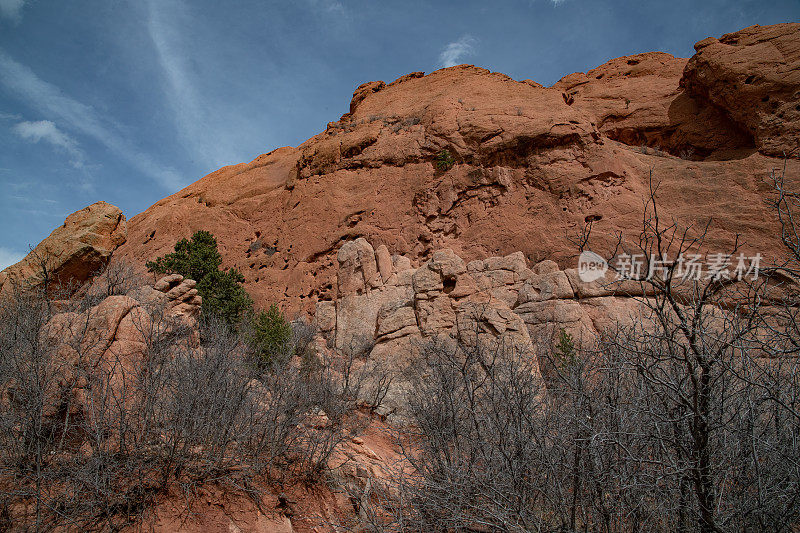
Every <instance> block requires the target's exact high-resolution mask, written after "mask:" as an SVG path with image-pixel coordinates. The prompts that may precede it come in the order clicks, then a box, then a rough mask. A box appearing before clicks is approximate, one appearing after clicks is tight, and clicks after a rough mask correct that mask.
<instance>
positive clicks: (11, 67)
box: [0, 49, 185, 190]
mask: <svg viewBox="0 0 800 533" xmlns="http://www.w3.org/2000/svg"><path fill="white" fill-rule="evenodd" d="M0 84H2V85H4V86H5V87H6V88H7V89H8V90H9V91H11V92H13V93H14V94H16V95H17V96H18V97H19V98H20V99H21V100H24V101H26V102H27V103H28V104H30V105H31V106H32V107H34V108H36V109H37V110H38V111H39V112H40V113H41V114H42V115H44V116H45V117H47V118H50V119H53V120H57V121H58V122H59V123H60V124H62V125H66V126H68V129H70V130H72V131H73V132H77V133H80V134H82V135H86V136H88V137H91V138H93V139H94V140H96V141H98V142H99V143H100V144H102V145H104V146H105V147H106V148H108V149H109V150H110V151H111V152H113V153H114V154H116V155H117V156H119V157H121V158H123V159H124V160H126V161H127V162H128V163H129V164H131V165H132V166H133V167H135V168H137V169H138V170H139V171H140V172H142V173H143V174H145V175H147V176H149V177H150V178H152V179H153V180H154V181H156V182H157V183H159V184H161V185H162V186H163V187H165V188H166V189H168V190H175V189H177V188H179V187H181V186H182V185H184V184H185V179H184V178H183V177H181V176H180V175H178V174H177V173H176V172H175V171H174V170H172V169H169V168H164V167H163V166H161V165H159V164H158V163H156V162H155V161H154V160H153V159H152V158H151V157H150V156H149V155H148V154H146V153H143V152H142V151H141V150H139V149H138V148H136V146H135V145H133V143H131V142H130V141H128V140H127V139H126V138H124V137H123V136H122V135H120V134H119V133H118V132H117V131H116V129H115V128H114V127H113V124H112V123H111V122H110V121H108V120H107V119H105V118H103V117H102V116H101V115H100V114H99V113H98V112H97V111H96V110H95V109H94V108H93V107H91V106H89V105H86V104H83V103H81V102H79V101H77V100H75V99H73V98H70V97H69V96H66V95H64V94H63V93H62V92H61V90H60V89H59V88H58V87H56V86H55V85H53V84H51V83H49V82H46V81H44V80H42V79H41V78H39V77H38V76H37V75H36V74H35V73H34V72H33V71H32V70H31V69H30V68H28V67H27V66H25V65H23V64H21V63H19V62H17V61H16V60H14V59H13V58H12V57H11V56H9V55H8V54H7V53H6V52H5V51H3V50H2V49H0Z"/></svg>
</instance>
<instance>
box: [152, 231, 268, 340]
mask: <svg viewBox="0 0 800 533" xmlns="http://www.w3.org/2000/svg"><path fill="white" fill-rule="evenodd" d="M221 265H222V256H221V255H220V253H219V250H217V240H216V239H215V238H214V236H213V235H212V234H211V233H209V232H208V231H198V232H196V233H195V234H194V235H192V238H191V239H181V240H179V241H178V242H177V243H176V244H175V251H174V252H173V253H170V254H167V255H165V256H162V257H159V258H158V259H156V260H155V261H149V262H148V263H147V265H146V266H147V269H148V270H149V271H150V272H154V273H156V274H173V273H174V274H180V275H181V276H183V277H184V278H188V279H193V280H195V281H196V282H197V292H198V293H199V294H200V296H201V297H202V298H203V314H205V315H209V314H211V315H215V316H217V317H219V318H221V319H222V320H224V321H225V322H226V323H228V324H231V325H233V324H237V323H239V322H240V321H241V319H242V318H243V317H244V316H245V314H247V313H248V312H249V311H251V310H252V308H253V300H252V299H251V298H250V296H249V295H248V294H247V291H245V290H244V288H243V287H242V285H241V284H242V283H244V276H242V274H241V273H240V272H239V271H238V270H236V269H235V268H231V269H229V270H221V269H220V266H221Z"/></svg>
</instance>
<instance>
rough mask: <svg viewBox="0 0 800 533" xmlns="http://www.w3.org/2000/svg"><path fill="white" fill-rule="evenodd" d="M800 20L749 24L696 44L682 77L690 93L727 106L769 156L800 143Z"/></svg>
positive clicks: (790, 151) (793, 150)
mask: <svg viewBox="0 0 800 533" xmlns="http://www.w3.org/2000/svg"><path fill="white" fill-rule="evenodd" d="M798 35H800V23H794V24H778V25H776V26H750V27H749V28H745V29H743V30H740V31H737V32H734V33H728V34H726V35H723V36H722V37H720V38H719V39H714V38H708V39H703V40H702V41H700V42H699V43H697V44H696V45H695V50H696V52H697V53H696V54H695V55H694V56H693V57H692V58H691V59H690V60H689V63H688V64H687V65H686V69H685V70H684V73H683V78H682V79H681V86H682V87H684V88H685V89H686V91H687V93H688V94H690V95H692V96H693V97H695V98H697V99H698V100H700V101H705V102H708V103H709V104H711V105H712V106H715V107H717V108H719V109H721V110H723V111H724V112H725V113H726V114H727V115H728V116H729V117H730V118H731V119H732V120H733V121H734V122H735V123H736V124H738V125H739V126H740V127H741V128H743V129H745V130H746V131H747V132H748V133H749V134H750V135H752V137H753V139H754V141H755V146H756V147H757V148H758V150H759V151H760V152H762V153H764V154H767V155H774V156H777V157H782V156H783V155H784V154H786V155H788V156H792V155H794V156H796V155H797V151H798V147H800V104H799V103H798V102H800V38H798Z"/></svg>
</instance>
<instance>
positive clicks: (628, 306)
mask: <svg viewBox="0 0 800 533" xmlns="http://www.w3.org/2000/svg"><path fill="white" fill-rule="evenodd" d="M382 257H383V258H384V259H381V258H382ZM338 262H339V273H338V295H337V297H336V299H334V300H329V301H321V302H319V303H317V306H316V313H315V315H316V321H317V325H318V326H319V328H320V330H321V331H322V333H323V335H325V336H326V337H327V338H328V339H329V342H330V344H332V345H333V346H335V347H336V348H337V349H339V350H342V351H345V352H346V351H348V350H360V351H366V350H368V351H369V352H370V358H371V359H373V360H377V361H380V360H388V361H391V363H392V365H394V366H396V367H402V366H403V364H406V363H408V362H409V361H410V360H411V358H412V357H413V356H414V355H415V354H416V353H417V351H418V349H419V347H420V346H421V343H422V342H423V341H424V340H425V339H432V338H435V337H439V336H448V337H451V338H461V339H464V340H466V341H467V342H471V341H472V340H474V339H475V337H476V336H477V337H478V338H479V339H483V340H484V341H491V342H497V343H502V345H503V347H505V348H514V349H519V350H523V351H525V352H527V353H528V354H529V357H531V358H534V359H535V358H536V357H537V351H538V350H541V349H543V348H544V349H547V348H549V347H551V346H552V345H555V344H556V343H557V342H558V340H559V338H560V334H561V332H562V331H563V332H565V333H568V334H569V335H571V336H572V337H573V339H575V341H576V342H579V343H580V342H584V343H590V342H592V341H593V340H594V339H596V338H597V337H598V336H599V335H600V333H601V332H603V331H604V330H606V329H607V328H608V327H609V326H611V325H612V324H615V323H625V322H629V321H631V320H633V319H635V318H642V316H643V310H644V309H643V307H642V306H641V305H640V301H638V300H637V299H635V298H633V297H631V292H628V291H626V290H625V286H624V285H621V284H619V283H616V284H613V285H612V284H607V283H604V282H592V283H586V282H583V281H581V279H580V278H579V276H578V275H577V271H576V270H575V269H567V270H561V269H559V267H558V264H556V263H555V262H554V261H551V260H547V259H546V260H543V261H540V262H539V263H537V264H535V265H532V266H529V265H528V262H527V260H526V259H525V256H524V254H522V253H521V252H515V253H512V254H509V255H507V256H503V257H488V258H485V259H476V260H473V261H470V262H469V263H465V262H464V260H463V259H461V258H460V257H458V256H457V255H455V253H453V251H452V250H450V249H444V250H437V251H436V252H434V253H433V254H432V256H431V259H429V260H428V261H425V262H424V263H423V264H422V265H420V266H419V267H418V268H414V267H412V264H411V261H410V260H409V259H408V258H406V257H403V256H400V255H393V256H390V255H389V254H388V252H387V251H386V247H385V246H384V245H380V246H378V247H377V248H376V249H373V247H372V246H371V245H370V244H369V242H367V241H366V239H363V238H359V239H357V240H355V241H348V242H346V243H345V244H343V245H342V247H341V248H340V250H339V254H338ZM376 265H381V266H383V268H380V267H376ZM380 272H384V273H385V275H383V276H382V275H381V274H380ZM543 370H546V369H544V368H543Z"/></svg>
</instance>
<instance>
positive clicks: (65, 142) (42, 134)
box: [11, 120, 85, 168]
mask: <svg viewBox="0 0 800 533" xmlns="http://www.w3.org/2000/svg"><path fill="white" fill-rule="evenodd" d="M11 130H12V131H13V132H14V133H16V134H17V135H19V136H20V137H21V138H23V139H25V140H26V141H30V142H34V143H38V142H39V141H45V142H47V143H50V144H52V145H53V146H55V147H56V148H58V149H60V150H62V151H64V152H66V153H67V154H69V156H70V159H71V160H72V165H73V166H74V167H76V168H80V167H82V166H83V161H84V159H85V157H84V155H83V152H82V151H81V149H80V148H78V141H76V140H75V139H73V138H72V137H70V136H69V135H67V134H66V133H64V132H63V131H61V130H60V129H58V127H57V126H56V125H55V123H54V122H51V121H49V120H38V121H35V122H30V121H25V122H19V123H18V124H15V125H14V127H13V128H11Z"/></svg>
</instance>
